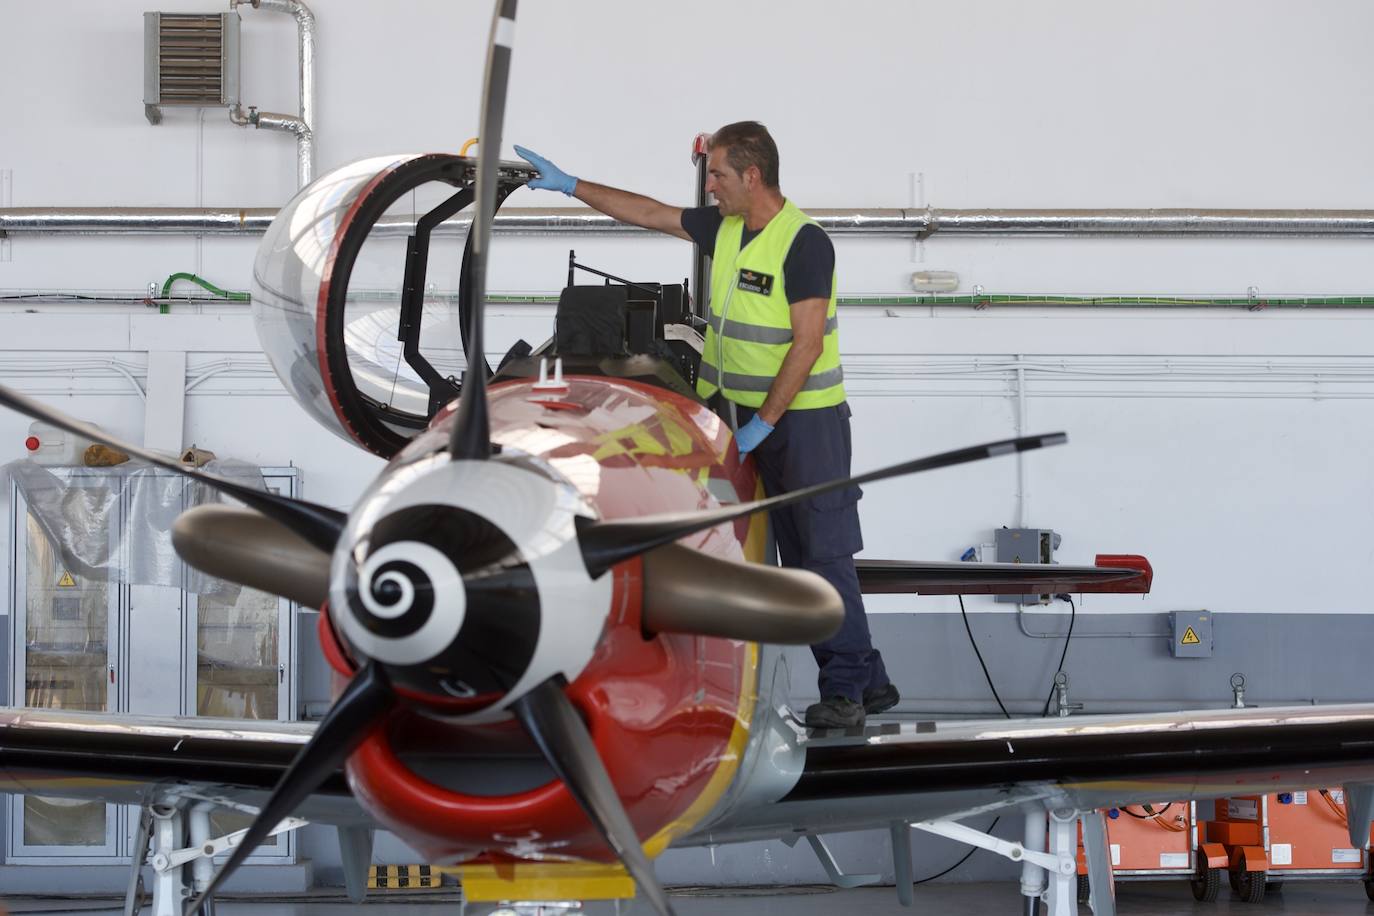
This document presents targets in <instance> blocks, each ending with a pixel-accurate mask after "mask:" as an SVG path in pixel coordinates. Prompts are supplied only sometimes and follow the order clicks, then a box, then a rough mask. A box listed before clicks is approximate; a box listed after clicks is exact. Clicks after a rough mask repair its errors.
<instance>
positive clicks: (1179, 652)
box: [1169, 611, 1212, 658]
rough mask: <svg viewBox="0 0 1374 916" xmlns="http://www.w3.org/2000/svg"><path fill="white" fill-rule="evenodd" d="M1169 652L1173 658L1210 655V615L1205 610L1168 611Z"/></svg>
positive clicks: (1208, 656) (1205, 656)
mask: <svg viewBox="0 0 1374 916" xmlns="http://www.w3.org/2000/svg"><path fill="white" fill-rule="evenodd" d="M1169 632H1170V633H1172V634H1173V639H1171V640H1170V641H1169V653H1170V654H1171V655H1173V657H1174V658H1211V657H1212V615H1211V614H1210V613H1209V612H1207V611H1170V612H1169Z"/></svg>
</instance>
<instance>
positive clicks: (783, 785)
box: [688, 704, 1374, 845]
mask: <svg viewBox="0 0 1374 916" xmlns="http://www.w3.org/2000/svg"><path fill="white" fill-rule="evenodd" d="M770 733H771V742H761V744H763V745H765V746H768V753H769V755H770V760H771V761H772V762H773V764H774V766H769V767H766V768H765V767H760V766H758V765H757V762H756V763H755V765H754V766H753V767H752V768H751V766H750V764H749V763H748V762H746V765H745V768H746V771H751V770H752V772H753V773H755V774H756V778H757V774H760V773H762V772H763V771H764V769H767V771H768V773H769V776H770V777H771V778H772V779H774V780H775V781H774V782H773V785H772V788H773V790H774V792H775V793H776V794H775V795H774V796H773V798H774V801H773V803H772V804H767V805H763V804H758V803H757V798H758V797H757V796H755V803H752V804H750V803H739V804H735V805H732V806H731V808H730V809H729V810H728V811H727V812H725V813H724V815H723V817H721V818H720V819H718V820H717V821H716V822H714V823H712V824H709V825H706V827H705V829H704V830H703V831H701V832H700V833H698V834H696V835H694V836H693V838H692V839H691V840H689V841H688V842H689V843H692V842H737V841H741V840H752V839H763V838H778V837H784V838H786V837H794V838H795V837H796V836H797V835H798V834H801V833H807V832H809V833H826V832H840V831H844V830H861V829H872V828H874V827H882V826H885V825H886V824H889V823H892V822H895V821H906V822H911V821H919V820H930V819H935V818H960V817H965V816H972V815H977V814H980V813H993V812H996V811H999V810H1005V809H1007V808H1010V807H1012V806H1015V805H1018V804H1022V803H1025V802H1029V801H1049V802H1051V803H1052V804H1053V805H1054V806H1056V807H1069V808H1075V809H1078V810H1091V809H1094V808H1101V807H1108V806H1113V805H1115V806H1120V805H1124V804H1138V803H1145V802H1157V801H1160V800H1173V799H1187V798H1215V797H1222V796H1231V795H1246V794H1263V793H1269V792H1277V791H1283V790H1289V789H1303V788H1311V787H1315V786H1338V785H1339V786H1345V787H1346V788H1347V797H1348V798H1352V799H1355V798H1358V797H1359V795H1360V793H1361V791H1364V792H1365V794H1366V795H1369V794H1371V791H1374V704H1351V705H1339V706H1337V705H1333V706H1299V707H1275V708H1268V709H1220V710H1202V711H1190V712H1169V713H1149V714H1137V715H1122V716H1091V715H1082V716H1079V715H1075V716H1071V717H1065V718H1059V717H1055V718H1045V719H1012V720H1002V719H997V720H993V719H984V720H978V721H915V722H902V723H896V722H890V723H883V724H874V725H871V726H869V727H868V728H867V729H851V730H848V731H840V730H830V731H819V732H812V733H808V732H807V731H806V730H805V729H803V728H801V727H800V725H799V724H796V723H795V722H794V721H793V720H790V718H786V719H784V718H782V717H777V719H775V721H774V722H773V723H772V724H771V726H770ZM783 747H786V748H787V750H786V751H783V750H782V748H783ZM788 759H791V760H792V761H793V763H794V764H796V765H795V766H793V767H790V769H791V774H792V775H790V776H786V777H784V778H783V779H782V780H781V781H777V780H778V778H779V774H780V773H785V772H786V771H787V770H788V769H789V767H788V766H786V765H783V766H780V767H779V766H777V765H776V764H777V763H778V762H779V761H784V762H785V761H787V760H788ZM757 785H758V786H759V787H760V788H761V787H762V785H763V782H762V781H760V782H759V783H758V784H757ZM1360 787H1370V790H1371V791H1366V790H1362V789H1361V788H1360ZM1352 789H1353V791H1352ZM748 795H749V791H747V790H746V791H745V792H743V793H742V794H741V796H740V798H741V800H742V799H744V798H746V797H748ZM1354 810H1355V809H1354V808H1352V811H1354ZM1358 820H1359V819H1358V818H1357V817H1356V816H1355V815H1354V814H1352V816H1351V822H1352V824H1356V825H1357V826H1355V827H1352V830H1353V831H1354V832H1357V833H1359V832H1361V831H1363V835H1364V836H1367V835H1368V830H1369V824H1368V819H1367V818H1366V819H1365V823H1364V824H1363V825H1362V826H1359V825H1358ZM1356 845H1363V843H1357V844H1356Z"/></svg>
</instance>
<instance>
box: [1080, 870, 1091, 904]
mask: <svg viewBox="0 0 1374 916" xmlns="http://www.w3.org/2000/svg"><path fill="white" fill-rule="evenodd" d="M1091 896H1092V885H1091V884H1090V883H1089V882H1088V876H1087V875H1079V876H1078V902H1079V903H1087V902H1088V898H1089V897H1091Z"/></svg>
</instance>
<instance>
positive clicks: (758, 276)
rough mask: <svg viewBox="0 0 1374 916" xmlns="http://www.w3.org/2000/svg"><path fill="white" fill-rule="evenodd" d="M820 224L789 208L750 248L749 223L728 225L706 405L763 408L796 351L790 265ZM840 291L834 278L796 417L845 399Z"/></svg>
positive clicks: (717, 267) (705, 356) (714, 286)
mask: <svg viewBox="0 0 1374 916" xmlns="http://www.w3.org/2000/svg"><path fill="white" fill-rule="evenodd" d="M814 222H815V221H814V220H812V219H811V218H810V217H809V216H807V215H806V214H805V213H803V212H801V210H799V209H797V207H796V205H794V204H793V203H792V202H791V201H785V202H784V204H783V207H782V209H781V210H780V211H778V213H777V214H776V215H774V217H773V218H772V219H771V220H769V222H768V225H766V226H764V228H763V230H762V231H761V232H760V233H759V234H758V235H756V236H755V237H754V238H753V239H751V240H750V242H749V244H748V245H745V246H744V247H743V248H741V247H740V240H741V239H742V238H743V233H744V219H743V217H739V216H728V217H726V218H725V220H724V221H723V222H722V223H721V226H720V229H719V230H717V232H716V246H715V251H714V254H713V256H712V258H713V260H712V264H711V314H710V316H709V320H708V326H707V329H706V341H705V348H704V351H703V353H702V360H701V369H700V372H699V373H698V375H697V394H699V395H700V396H701V397H703V398H707V397H710V396H711V395H713V394H715V393H716V392H717V391H721V392H722V393H723V394H724V395H725V397H727V398H729V399H730V400H731V401H734V402H735V403H737V404H743V405H744V406H746V407H758V406H760V405H762V404H763V402H764V399H765V398H766V397H767V395H768V390H769V388H771V387H772V384H773V380H774V379H775V378H776V377H777V374H778V370H779V369H781V368H782V361H783V358H784V357H786V355H787V352H788V350H789V349H790V348H791V345H792V311H791V305H790V304H789V303H788V301H787V291H786V289H785V285H786V284H785V280H784V276H783V265H784V262H785V261H786V259H787V253H788V251H789V250H790V249H791V247H792V242H793V240H794V239H795V238H796V235H797V232H798V231H800V229H801V228H802V226H805V225H807V224H808V223H812V224H814ZM744 281H747V283H745V285H743V286H742V285H741V283H742V282H744ZM837 285H838V284H837V283H836V282H835V278H834V276H833V275H832V277H831V286H830V301H829V302H828V303H827V305H826V321H825V331H824V337H823V338H822V345H821V353H820V355H819V356H818V357H817V358H816V362H815V364H814V365H813V366H812V367H811V373H810V375H809V376H808V377H807V380H806V382H805V383H804V384H803V385H802V388H801V390H800V391H799V392H798V393H797V395H796V396H795V397H794V398H793V399H792V403H791V404H789V405H788V409H790V410H804V409H808V408H814V407H831V406H834V405H836V404H839V403H842V402H843V401H844V399H845V393H844V384H843V380H844V372H843V370H842V369H841V367H840V343H839V319H838V317H837V315H836V311H835V290H836V288H837ZM722 366H723V367H724V369H725V371H724V372H723V373H722V371H721V367H722Z"/></svg>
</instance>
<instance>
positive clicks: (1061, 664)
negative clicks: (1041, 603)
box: [1040, 595, 1078, 717]
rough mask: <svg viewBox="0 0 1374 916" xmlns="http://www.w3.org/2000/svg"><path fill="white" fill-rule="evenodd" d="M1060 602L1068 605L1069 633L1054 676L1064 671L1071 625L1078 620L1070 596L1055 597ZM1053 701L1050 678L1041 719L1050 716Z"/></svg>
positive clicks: (1065, 638) (1051, 679)
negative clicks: (1051, 701)
mask: <svg viewBox="0 0 1374 916" xmlns="http://www.w3.org/2000/svg"><path fill="white" fill-rule="evenodd" d="M1054 597H1056V598H1058V599H1059V600H1060V601H1067V602H1068V603H1069V632H1068V633H1067V634H1066V635H1065V636H1064V651H1063V652H1060V653H1059V667H1058V668H1056V669H1054V673H1055V675H1058V674H1059V672H1061V671H1063V670H1064V659H1066V658H1068V657H1069V641H1070V640H1072V639H1073V624H1074V621H1075V620H1077V619H1078V608H1076V607H1074V603H1073V596H1072V595H1055V596H1054ZM1052 699H1054V678H1053V677H1051V678H1050V692H1049V695H1048V696H1046V697H1045V708H1044V709H1042V710H1041V711H1040V715H1041V716H1042V717H1044V716H1048V715H1049V714H1050V700H1052Z"/></svg>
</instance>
